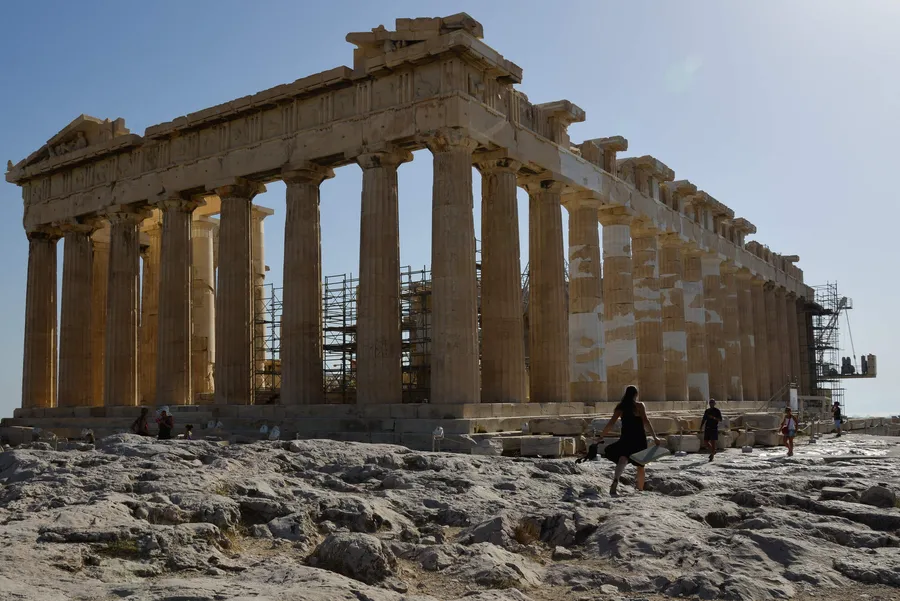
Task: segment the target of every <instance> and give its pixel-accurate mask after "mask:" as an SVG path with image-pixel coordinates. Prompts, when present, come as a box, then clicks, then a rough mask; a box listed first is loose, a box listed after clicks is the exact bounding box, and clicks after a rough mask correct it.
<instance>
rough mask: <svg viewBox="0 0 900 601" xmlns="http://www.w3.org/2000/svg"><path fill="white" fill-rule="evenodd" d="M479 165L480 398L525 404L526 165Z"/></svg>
mask: <svg viewBox="0 0 900 601" xmlns="http://www.w3.org/2000/svg"><path fill="white" fill-rule="evenodd" d="M477 167H478V170H479V172H480V173H481V402H483V403H523V402H525V400H526V398H525V339H524V337H523V335H522V333H523V332H524V331H525V330H524V324H523V319H522V281H521V266H520V257H519V205H518V201H517V200H516V191H517V190H518V188H517V185H516V174H517V173H518V171H519V167H521V164H520V163H519V162H518V161H514V160H512V159H508V158H500V159H491V160H485V161H481V162H479V163H478V164H477ZM570 223H571V222H570ZM596 227H597V221H596V219H595V220H594V229H596Z"/></svg>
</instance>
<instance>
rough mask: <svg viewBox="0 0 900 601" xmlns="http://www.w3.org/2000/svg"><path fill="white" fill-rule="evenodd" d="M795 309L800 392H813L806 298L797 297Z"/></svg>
mask: <svg viewBox="0 0 900 601" xmlns="http://www.w3.org/2000/svg"><path fill="white" fill-rule="evenodd" d="M795 311H796V314H797V318H796V319H797V346H798V351H799V358H800V372H799V373H800V394H813V391H812V390H811V383H810V369H811V368H810V364H811V363H812V360H811V355H810V348H809V346H810V345H809V342H810V339H809V332H808V329H807V322H806V315H807V313H806V299H804V298H798V299H797V306H796V308H795Z"/></svg>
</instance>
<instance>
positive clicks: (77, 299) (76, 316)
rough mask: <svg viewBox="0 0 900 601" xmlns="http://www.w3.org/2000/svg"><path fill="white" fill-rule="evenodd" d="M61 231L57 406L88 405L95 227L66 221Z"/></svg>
mask: <svg viewBox="0 0 900 601" xmlns="http://www.w3.org/2000/svg"><path fill="white" fill-rule="evenodd" d="M61 229H62V231H63V284H62V303H61V304H62V310H61V311H60V323H59V380H58V386H59V388H58V390H57V395H56V396H57V405H58V406H59V407H87V406H89V405H90V404H91V392H92V389H91V388H92V387H91V319H90V316H91V279H92V278H93V265H92V260H93V249H92V248H91V246H92V245H91V233H92V232H93V231H94V226H92V225H88V224H84V223H76V222H74V221H73V222H66V223H63V224H62V225H61Z"/></svg>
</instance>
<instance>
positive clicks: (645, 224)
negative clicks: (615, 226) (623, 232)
mask: <svg viewBox="0 0 900 601" xmlns="http://www.w3.org/2000/svg"><path fill="white" fill-rule="evenodd" d="M659 233H660V229H659V227H657V225H656V223H654V222H653V221H652V220H650V219H642V218H637V219H635V220H634V221H633V222H632V223H631V237H632V238H655V237H657V236H659Z"/></svg>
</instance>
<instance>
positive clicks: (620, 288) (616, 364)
mask: <svg viewBox="0 0 900 601" xmlns="http://www.w3.org/2000/svg"><path fill="white" fill-rule="evenodd" d="M599 218H600V223H601V224H602V225H603V329H604V339H605V342H606V352H605V353H604V357H605V360H606V385H607V389H608V396H609V398H610V399H611V400H618V399H620V398H622V394H623V393H624V392H625V387H626V386H629V385H635V386H636V385H637V384H638V372H637V368H638V351H637V340H636V338H635V329H634V281H633V276H632V260H631V222H632V219H633V217H632V216H631V215H627V214H623V213H620V212H618V210H612V211H600V217H599Z"/></svg>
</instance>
